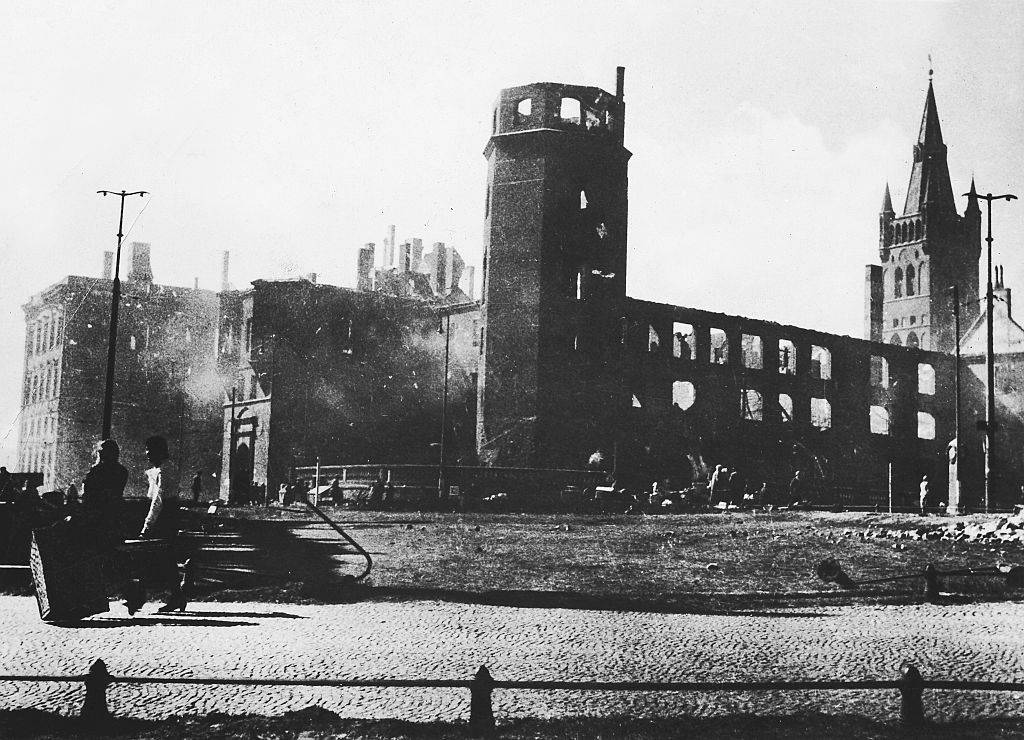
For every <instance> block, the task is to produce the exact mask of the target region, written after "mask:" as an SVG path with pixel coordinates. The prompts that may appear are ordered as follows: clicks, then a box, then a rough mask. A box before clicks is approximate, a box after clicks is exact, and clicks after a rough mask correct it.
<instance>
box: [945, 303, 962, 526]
mask: <svg viewBox="0 0 1024 740" xmlns="http://www.w3.org/2000/svg"><path fill="white" fill-rule="evenodd" d="M950 290H952V291H953V348H954V350H955V353H954V354H955V359H954V362H955V363H956V364H955V366H954V370H955V375H954V378H955V385H954V393H955V396H956V406H955V407H954V409H953V438H954V439H955V440H956V479H955V480H951V481H949V487H950V493H949V496H948V500H949V503H950V511H949V513H950V514H959V513H960V506H961V504H960V286H958V285H953V286H952V287H951V288H950ZM954 492H955V494H954ZM954 501H955V504H954Z"/></svg>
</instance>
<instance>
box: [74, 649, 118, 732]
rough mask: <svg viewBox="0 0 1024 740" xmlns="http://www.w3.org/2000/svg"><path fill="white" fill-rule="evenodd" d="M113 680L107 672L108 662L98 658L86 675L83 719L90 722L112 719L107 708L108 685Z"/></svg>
mask: <svg viewBox="0 0 1024 740" xmlns="http://www.w3.org/2000/svg"><path fill="white" fill-rule="evenodd" d="M112 682H113V679H112V678H111V677H110V673H108V672H107V664H106V663H104V662H103V661H102V660H96V661H95V662H94V663H93V664H92V665H91V666H89V673H88V674H87V675H86V677H85V703H84V704H82V715H81V717H82V719H83V720H85V721H86V722H90V723H94V722H95V723H100V722H104V721H106V720H108V719H110V711H109V710H108V709H107V686H109V685H110V684H111V683H112Z"/></svg>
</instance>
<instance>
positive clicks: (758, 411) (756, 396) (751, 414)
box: [740, 388, 764, 421]
mask: <svg viewBox="0 0 1024 740" xmlns="http://www.w3.org/2000/svg"><path fill="white" fill-rule="evenodd" d="M740 418H743V419H746V420H747V421H764V400H763V399H762V397H761V393H760V391H756V390H754V389H753V388H746V389H744V390H741V391H740Z"/></svg>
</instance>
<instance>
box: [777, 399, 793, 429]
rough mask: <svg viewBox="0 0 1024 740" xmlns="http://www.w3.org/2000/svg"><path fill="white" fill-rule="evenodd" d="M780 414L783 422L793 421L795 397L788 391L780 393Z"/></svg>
mask: <svg viewBox="0 0 1024 740" xmlns="http://www.w3.org/2000/svg"><path fill="white" fill-rule="evenodd" d="M779 414H780V415H781V416H782V423H783V424H789V423H790V422H791V421H793V397H792V396H790V395H789V394H788V393H780V394H779Z"/></svg>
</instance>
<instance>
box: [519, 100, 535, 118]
mask: <svg viewBox="0 0 1024 740" xmlns="http://www.w3.org/2000/svg"><path fill="white" fill-rule="evenodd" d="M516 113H518V114H519V115H520V116H522V117H524V118H525V117H526V116H530V115H532V114H533V98H526V99H524V100H520V101H519V105H517V106H516Z"/></svg>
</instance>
